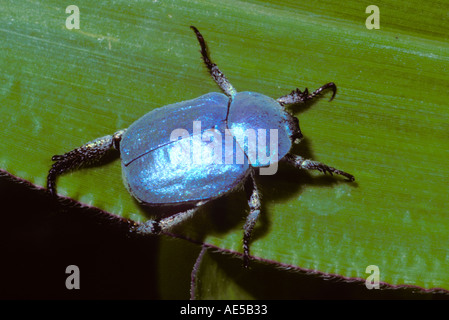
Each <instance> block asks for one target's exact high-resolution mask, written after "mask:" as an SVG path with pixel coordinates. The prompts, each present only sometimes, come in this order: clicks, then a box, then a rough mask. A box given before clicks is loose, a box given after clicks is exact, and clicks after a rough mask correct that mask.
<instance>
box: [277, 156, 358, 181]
mask: <svg viewBox="0 0 449 320" xmlns="http://www.w3.org/2000/svg"><path fill="white" fill-rule="evenodd" d="M284 159H285V160H286V161H287V162H288V163H290V164H292V165H293V166H295V167H297V168H299V169H307V170H318V171H320V172H322V173H326V172H328V173H330V174H331V175H332V174H334V173H335V174H338V175H341V176H343V177H345V178H347V179H348V180H349V181H355V178H354V176H353V175H352V174H349V173H347V172H344V171H341V170H339V169H335V168H333V167H329V166H328V165H326V164H324V163H321V162H318V161H313V160H308V159H304V158H303V157H301V156H298V155H293V154H287V155H286V156H285V157H284Z"/></svg>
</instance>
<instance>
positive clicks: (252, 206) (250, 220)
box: [243, 172, 262, 268]
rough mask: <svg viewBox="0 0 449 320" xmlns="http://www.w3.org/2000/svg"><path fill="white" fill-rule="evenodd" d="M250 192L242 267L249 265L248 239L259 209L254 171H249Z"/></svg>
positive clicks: (257, 217) (258, 196) (259, 203)
mask: <svg viewBox="0 0 449 320" xmlns="http://www.w3.org/2000/svg"><path fill="white" fill-rule="evenodd" d="M251 182H252V189H253V190H252V192H251V196H250V197H249V199H248V206H249V210H250V211H249V214H248V216H247V217H246V222H245V225H244V226H243V230H244V233H243V267H245V268H248V265H249V259H250V256H249V241H250V239H251V234H252V232H253V229H254V226H255V224H256V222H257V220H258V219H259V215H260V210H261V206H262V204H261V201H260V193H259V190H258V189H257V185H256V180H255V178H254V172H252V173H251Z"/></svg>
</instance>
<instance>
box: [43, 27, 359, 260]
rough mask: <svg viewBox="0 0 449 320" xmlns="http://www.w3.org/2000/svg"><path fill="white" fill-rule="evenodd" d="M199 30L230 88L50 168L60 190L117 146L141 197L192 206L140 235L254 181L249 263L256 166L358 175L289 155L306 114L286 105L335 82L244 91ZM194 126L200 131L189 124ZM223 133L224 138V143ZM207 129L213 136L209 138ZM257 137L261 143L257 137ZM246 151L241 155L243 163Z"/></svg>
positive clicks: (222, 83)
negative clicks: (272, 91) (60, 181)
mask: <svg viewBox="0 0 449 320" xmlns="http://www.w3.org/2000/svg"><path fill="white" fill-rule="evenodd" d="M191 28H192V30H193V31H194V32H195V34H196V37H197V39H198V42H199V44H200V47H201V51H200V52H201V55H202V58H203V61H204V63H205V64H206V66H207V68H208V69H209V72H210V75H211V76H212V78H213V79H214V80H215V82H216V83H217V84H218V86H219V87H220V88H221V89H222V91H223V92H224V93H215V92H213V93H208V94H205V95H203V96H201V97H199V98H196V99H193V100H189V101H184V102H179V103H175V104H172V105H168V106H164V107H162V108H159V109H156V110H153V111H151V112H149V113H147V114H146V115H144V116H143V117H142V118H140V119H139V120H137V121H136V122H134V123H133V124H132V125H131V126H130V127H129V128H128V129H124V130H120V131H117V132H116V133H114V134H113V135H108V136H105V137H102V138H98V139H95V140H93V141H91V142H88V143H86V144H85V145H83V146H81V147H79V148H77V149H74V150H72V151H70V152H67V153H65V154H63V155H55V156H53V157H52V160H53V161H55V162H54V163H53V165H52V167H51V169H50V171H49V173H48V177H47V188H48V190H49V191H50V193H51V194H52V195H53V196H56V184H55V182H56V177H57V176H58V175H60V174H62V173H64V172H66V171H70V170H73V169H76V168H79V167H81V166H83V165H86V164H92V163H97V162H99V161H100V160H101V159H103V158H104V156H105V155H106V154H107V153H108V152H109V151H110V150H111V149H116V150H118V151H119V152H120V156H121V161H122V172H123V180H124V183H125V186H126V188H127V189H128V191H129V192H130V193H131V195H132V196H133V197H134V198H136V199H137V200H138V201H139V202H140V203H142V204H144V205H149V206H152V205H153V206H154V205H157V206H174V207H176V208H177V207H179V206H182V207H183V208H185V209H183V210H180V212H175V213H174V214H171V215H169V216H168V217H167V216H163V217H160V218H158V219H156V220H149V221H147V222H145V223H143V224H136V225H135V227H134V229H133V231H134V232H137V233H140V234H158V233H160V232H163V231H166V230H168V229H170V228H171V227H173V226H175V225H177V224H179V223H180V222H182V221H184V220H186V219H188V218H189V217H191V216H192V215H193V214H194V212H195V211H196V210H197V209H198V208H199V207H200V206H202V205H204V204H205V203H206V202H208V201H211V200H214V199H216V198H218V197H221V196H223V195H225V194H227V193H229V192H231V191H233V190H235V189H236V188H238V187H239V186H241V185H242V184H243V183H244V182H245V181H247V180H248V179H249V180H250V183H251V186H252V192H251V195H250V197H249V199H248V204H249V209H250V212H249V214H248V217H247V220H246V223H245V225H244V236H243V258H244V266H247V265H248V261H249V241H250V237H251V232H252V230H253V228H254V225H255V223H256V221H257V219H258V217H259V214H260V208H261V201H260V195H259V191H258V189H257V185H256V180H255V174H256V172H262V171H263V170H264V169H267V168H269V167H270V166H272V165H276V164H277V162H278V161H281V160H282V161H286V162H288V163H290V164H292V165H293V166H295V167H297V168H300V169H312V170H319V171H321V172H323V173H326V172H328V173H330V174H333V173H336V174H339V175H342V176H344V177H346V178H347V179H348V180H350V181H354V177H353V176H352V175H351V174H349V173H346V172H344V171H341V170H338V169H335V168H333V167H329V166H327V165H325V164H323V163H320V162H317V161H312V160H308V159H304V158H303V157H301V156H299V155H294V154H291V153H289V151H290V149H291V147H292V144H293V143H299V141H300V139H301V138H302V133H301V130H300V128H299V121H298V119H297V118H296V117H294V116H293V115H291V114H290V113H289V112H287V111H286V109H285V108H284V106H285V105H290V104H297V103H304V102H305V101H307V100H310V99H313V98H314V97H315V96H317V95H318V94H319V93H321V92H322V91H323V90H325V89H332V90H333V95H332V97H331V100H332V99H333V98H334V96H335V93H336V89H337V88H336V86H335V84H334V83H332V82H330V83H327V84H325V85H324V86H322V87H320V88H319V89H317V90H315V91H314V92H312V93H309V92H308V90H307V88H306V89H305V90H304V91H303V92H302V91H301V90H299V89H296V90H293V91H292V92H291V93H290V94H288V95H285V96H282V97H280V98H278V99H277V100H274V99H272V98H270V97H267V96H265V95H263V94H260V93H256V92H237V91H236V90H235V89H234V87H233V86H232V85H231V83H230V82H229V81H228V80H227V78H226V77H225V76H224V74H223V73H222V72H221V71H220V70H219V68H218V67H217V65H216V64H215V63H213V62H212V61H211V60H210V57H209V54H208V52H207V47H206V43H205V41H204V38H203V36H202V35H201V33H200V32H199V31H198V29H197V28H195V27H194V26H191ZM190 126H191V127H192V128H193V130H192V132H189V131H188V130H187V129H186V128H187V127H190ZM251 130H253V131H251ZM256 130H257V131H256ZM251 133H252V135H251ZM267 133H268V134H267ZM223 134H224V140H225V141H226V143H224V144H222V143H221V142H222V141H223ZM247 134H248V135H247ZM205 135H206V136H208V137H209V139H208V138H204V136H205ZM267 137H268V139H267ZM267 140H270V147H273V148H270V150H269V152H268V154H269V155H268V156H267V153H266V151H267V150H266V148H264V149H262V150H263V151H262V152H260V150H256V151H254V150H255V149H257V147H260V146H262V147H264V145H263V142H262V144H259V143H260V141H265V147H266V141H267ZM255 141H257V145H256V147H255V149H254V148H252V147H254V146H252V145H251V142H255ZM205 154H206V155H205ZM238 155H240V158H239V159H240V161H237V160H238V159H237V158H238ZM192 158H196V161H193V159H192ZM274 171H275V170H274ZM272 173H273V172H271V173H268V174H272Z"/></svg>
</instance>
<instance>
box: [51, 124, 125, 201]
mask: <svg viewBox="0 0 449 320" xmlns="http://www.w3.org/2000/svg"><path fill="white" fill-rule="evenodd" d="M124 132H125V130H120V131H117V132H116V133H114V134H113V135H109V136H104V137H101V138H98V139H95V140H93V141H90V142H88V143H86V144H84V145H83V146H81V147H79V148H76V149H74V150H72V151H69V152H67V153H65V154H63V155H54V156H53V157H52V158H51V159H52V160H53V161H55V162H54V163H53V165H52V166H51V168H50V171H49V172H48V176H47V189H48V190H49V191H50V193H51V195H52V196H56V178H57V177H58V176H59V175H61V174H63V173H65V172H68V171H72V170H74V169H77V168H80V167H82V166H85V165H88V164H93V163H96V162H99V161H100V160H101V159H103V158H104V156H105V155H106V154H108V152H109V151H110V150H111V149H112V148H114V149H117V150H119V148H120V147H119V145H120V140H121V138H122V135H123V133H124Z"/></svg>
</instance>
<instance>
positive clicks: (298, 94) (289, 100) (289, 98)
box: [276, 82, 337, 106]
mask: <svg viewBox="0 0 449 320" xmlns="http://www.w3.org/2000/svg"><path fill="white" fill-rule="evenodd" d="M329 88H330V89H332V97H331V98H330V100H329V101H332V99H334V97H335V94H336V93H337V86H336V85H335V83H333V82H329V83H326V84H325V85H324V86H321V87H320V88H318V89H316V90H315V91H314V92H312V93H311V94H309V89H307V88H306V89H305V90H304V92H302V91H301V90H299V89H298V88H296V90H293V91H292V92H290V93H289V94H287V95H285V96H282V97H280V98H278V99H277V100H276V101H277V102H279V104H280V105H281V106H284V105H286V104H296V103H303V102H306V101H307V100H311V99H313V98H315V97H316V96H317V95H318V94H320V93H321V92H322V91H323V90H325V89H329Z"/></svg>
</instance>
